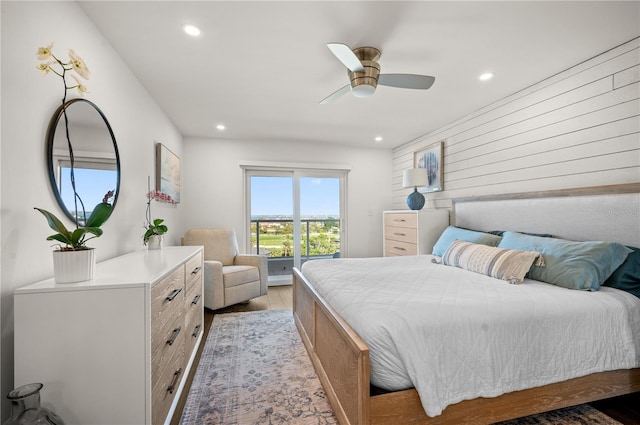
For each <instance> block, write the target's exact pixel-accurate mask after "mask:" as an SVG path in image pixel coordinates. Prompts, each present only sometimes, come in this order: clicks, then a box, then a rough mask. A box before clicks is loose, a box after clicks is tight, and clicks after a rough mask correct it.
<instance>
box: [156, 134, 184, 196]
mask: <svg viewBox="0 0 640 425" xmlns="http://www.w3.org/2000/svg"><path fill="white" fill-rule="evenodd" d="M156 190H159V191H160V192H163V193H165V194H167V195H170V196H171V197H172V198H173V199H174V200H175V201H176V203H179V202H180V158H179V157H178V156H177V155H176V154H175V153H173V152H171V151H170V150H169V149H168V148H167V147H166V146H164V145H163V144H162V143H157V144H156Z"/></svg>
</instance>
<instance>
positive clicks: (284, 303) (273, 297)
mask: <svg viewBox="0 0 640 425" xmlns="http://www.w3.org/2000/svg"><path fill="white" fill-rule="evenodd" d="M292 306H293V292H292V286H291V285H283V286H270V287H269V291H268V293H267V295H263V296H261V297H258V298H254V299H252V300H251V301H249V302H248V303H244V304H236V305H232V306H229V307H226V308H221V309H220V310H215V311H213V310H209V309H207V308H205V309H204V335H203V336H202V342H201V343H200V348H198V353H197V354H196V358H195V360H194V366H192V368H191V371H190V372H189V376H187V381H186V383H185V387H184V390H183V391H182V395H181V396H180V401H179V402H178V405H177V407H176V411H175V413H174V415H173V418H172V420H171V425H178V424H179V423H180V416H182V410H183V409H184V405H185V403H186V401H187V396H188V395H189V388H191V383H192V382H193V377H194V376H195V374H196V369H197V366H196V365H197V364H198V363H199V362H200V356H201V355H202V350H203V348H204V343H205V341H206V340H207V335H209V329H210V328H211V323H212V322H213V316H215V315H216V314H221V313H235V312H242V311H257V310H281V309H283V308H288V309H291V308H292Z"/></svg>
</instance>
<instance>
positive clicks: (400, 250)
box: [384, 239, 418, 256]
mask: <svg viewBox="0 0 640 425" xmlns="http://www.w3.org/2000/svg"><path fill="white" fill-rule="evenodd" d="M384 251H385V255H389V256H390V255H417V254H418V245H417V244H415V243H408V242H401V241H394V240H390V239H385V241H384Z"/></svg>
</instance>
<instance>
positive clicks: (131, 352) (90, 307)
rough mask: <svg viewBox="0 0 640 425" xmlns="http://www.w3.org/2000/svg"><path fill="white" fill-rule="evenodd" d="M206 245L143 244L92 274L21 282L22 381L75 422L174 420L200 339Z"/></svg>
mask: <svg viewBox="0 0 640 425" xmlns="http://www.w3.org/2000/svg"><path fill="white" fill-rule="evenodd" d="M202 259H203V258H202V247H199V246H184V247H182V246H180V247H164V248H163V249H161V250H155V251H148V250H141V251H136V252H133V253H130V254H126V255H123V256H120V257H116V258H113V259H110V260H107V261H104V262H101V263H98V264H97V265H96V271H95V274H94V279H93V280H91V281H87V282H79V283H71V284H56V283H55V282H54V281H53V279H49V280H45V281H42V282H38V283H34V284H32V285H29V286H25V287H23V288H19V289H17V290H16V291H15V296H14V308H15V310H14V317H15V336H14V337H15V381H14V385H15V387H18V386H20V385H23V384H27V383H30V382H41V383H43V384H44V388H43V390H42V393H41V397H42V401H43V403H44V405H45V406H46V407H51V408H52V409H53V410H54V411H55V412H56V413H57V414H58V415H60V417H61V418H62V419H63V420H64V421H65V423H66V424H67V425H71V424H82V425H89V424H101V425H105V424H109V425H117V424H136V425H141V424H154V425H156V424H163V423H168V422H169V421H170V420H171V416H172V414H173V411H174V410H175V406H176V404H177V402H178V399H179V398H180V393H181V392H182V389H183V387H184V379H183V378H184V377H185V376H187V375H188V373H189V370H190V368H191V367H192V365H193V361H194V358H195V354H196V351H197V348H198V346H199V344H200V341H201V339H202V329H203V319H204V317H203V306H202V301H201V299H202Z"/></svg>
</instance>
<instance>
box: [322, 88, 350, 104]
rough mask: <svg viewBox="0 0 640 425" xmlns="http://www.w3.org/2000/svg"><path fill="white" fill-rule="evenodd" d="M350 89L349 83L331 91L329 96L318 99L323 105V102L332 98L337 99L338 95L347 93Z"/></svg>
mask: <svg viewBox="0 0 640 425" xmlns="http://www.w3.org/2000/svg"><path fill="white" fill-rule="evenodd" d="M350 91H351V84H347V85H346V86H343V87H341V88H339V89H338V90H336V91H334V92H333V93H331V94H330V95H329V96H327V97H325V98H324V99H322V100H321V101H320V104H321V105H324V104H325V103H331V102H333V101H334V100H336V99H338V98H339V97H340V96H342V95H344V94H347V93H349V92H350Z"/></svg>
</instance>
